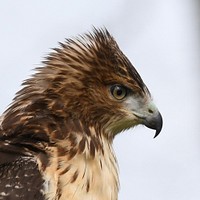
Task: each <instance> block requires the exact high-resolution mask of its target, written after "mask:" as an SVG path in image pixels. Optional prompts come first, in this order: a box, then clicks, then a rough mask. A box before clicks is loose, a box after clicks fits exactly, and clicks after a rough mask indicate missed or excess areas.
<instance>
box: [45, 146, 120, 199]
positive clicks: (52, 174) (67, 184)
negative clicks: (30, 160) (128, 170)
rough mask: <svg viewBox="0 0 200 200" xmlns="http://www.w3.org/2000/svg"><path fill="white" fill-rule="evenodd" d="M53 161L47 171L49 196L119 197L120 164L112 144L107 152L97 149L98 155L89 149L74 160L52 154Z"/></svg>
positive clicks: (47, 192)
mask: <svg viewBox="0 0 200 200" xmlns="http://www.w3.org/2000/svg"><path fill="white" fill-rule="evenodd" d="M54 151H56V150H55V149H54ZM50 162H51V165H50V166H49V167H47V168H46V170H45V171H44V172H43V173H44V177H45V182H44V191H43V192H44V194H45V196H46V199H48V200H72V199H73V200H117V195H118V174H117V164H116V159H115V156H114V153H113V150H112V148H111V147H110V146H109V145H105V146H104V155H103V154H102V153H100V152H96V155H95V157H94V158H90V157H89V156H88V153H87V152H86V151H85V152H84V153H83V154H77V155H76V156H75V157H74V158H73V159H71V160H68V158H67V156H62V157H56V156H52V158H51V161H50Z"/></svg>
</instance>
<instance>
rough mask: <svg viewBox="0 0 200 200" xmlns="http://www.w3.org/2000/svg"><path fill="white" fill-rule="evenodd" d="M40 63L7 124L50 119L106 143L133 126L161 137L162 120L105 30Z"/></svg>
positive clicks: (62, 48) (76, 40)
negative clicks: (89, 131)
mask: <svg viewBox="0 0 200 200" xmlns="http://www.w3.org/2000/svg"><path fill="white" fill-rule="evenodd" d="M43 63H44V65H45V66H44V67H41V68H37V70H38V72H37V73H36V74H35V75H33V77H32V78H30V79H29V80H26V81H25V82H24V85H25V87H24V88H23V89H22V90H21V91H20V92H18V94H17V96H16V98H15V99H14V103H13V105H12V106H11V108H10V111H12V113H11V112H10V114H9V112H8V113H7V116H6V118H7V119H8V120H7V121H12V123H14V124H15V122H16V123H17V121H18V122H19V121H25V122H24V124H26V121H30V119H31V118H33V117H35V116H37V115H38V116H39V115H48V114H49V113H51V114H53V115H55V116H58V117H63V118H65V119H70V120H71V121H77V120H78V121H80V122H81V124H84V126H86V127H94V128H95V131H96V133H101V134H102V133H103V134H104V136H105V137H106V138H108V139H113V137H114V136H115V135H116V134H117V133H119V132H121V131H123V130H125V129H128V128H130V127H133V126H135V125H138V124H144V125H145V126H147V127H149V128H151V129H155V130H156V134H155V136H157V135H158V134H159V133H160V131H161V128H162V117H161V115H160V113H159V111H158V109H157V108H156V106H155V105H154V103H153V100H152V97H151V94H150V92H149V90H148V89H147V87H146V85H145V84H144V82H143V80H142V79H141V77H140V75H139V74H138V72H137V71H136V69H135V68H134V67H133V65H132V64H131V62H130V61H129V60H128V58H127V57H126V56H125V55H124V54H123V53H122V51H121V50H120V49H119V47H118V45H117V43H116V41H115V40H114V38H113V37H112V36H111V35H110V33H109V32H108V31H107V30H106V29H95V28H94V32H93V33H88V34H85V35H82V36H79V37H77V38H74V39H67V40H66V41H65V42H64V43H60V47H59V48H55V49H54V51H53V52H52V53H51V54H50V55H49V56H48V57H47V58H46V60H45V61H44V62H43ZM13 111H14V112H13ZM13 113H14V114H13ZM24 113H25V114H24ZM13 118H14V119H13ZM14 124H13V125H14ZM3 126H5V127H6V124H5V123H4V124H3Z"/></svg>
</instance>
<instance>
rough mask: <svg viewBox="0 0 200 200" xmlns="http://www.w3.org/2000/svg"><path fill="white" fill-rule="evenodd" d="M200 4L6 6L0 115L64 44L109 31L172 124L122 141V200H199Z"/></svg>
mask: <svg viewBox="0 0 200 200" xmlns="http://www.w3.org/2000/svg"><path fill="white" fill-rule="evenodd" d="M199 8H200V7H199V1H193V0H162V1H161V0H146V1H145V0H110V1H109V0H97V1H95V0H71V1H68V0H57V1H53V0H42V1H41V0H34V1H27V0H18V1H13V0H12V1H11V0H4V1H1V2H0V63H1V64H0V112H3V111H4V109H5V108H6V106H7V105H8V104H9V103H10V102H11V99H12V98H13V97H14V93H15V92H16V91H17V90H19V88H20V87H19V85H20V84H21V82H22V80H24V79H26V78H27V77H28V75H30V74H31V73H33V72H32V71H31V69H33V68H35V67H37V66H39V65H40V61H41V60H42V58H43V57H44V56H45V55H47V53H48V52H49V51H50V48H52V47H56V46H57V42H58V41H63V40H64V38H66V37H70V36H75V35H77V34H79V33H84V32H86V31H89V30H91V27H92V25H94V26H96V27H101V26H106V27H107V28H108V29H109V31H110V32H111V33H112V34H113V35H114V37H115V38H116V40H117V41H118V43H119V46H120V47H121V49H122V50H123V51H124V53H125V54H126V55H127V56H128V57H129V59H130V60H131V61H132V63H133V64H134V65H135V66H136V68H137V70H138V71H139V73H140V74H141V76H142V78H143V80H144V81H145V83H146V84H147V85H148V87H149V89H150V91H151V92H152V94H153V97H154V99H155V103H156V104H157V106H158V107H159V108H160V111H161V113H162V115H163V118H164V127H163V131H162V133H161V134H160V136H159V137H158V138H156V139H152V137H153V135H154V132H153V131H151V130H149V129H147V128H144V127H142V126H140V127H137V128H135V129H134V130H133V129H132V130H130V131H128V132H124V133H122V134H120V135H118V136H117V137H116V139H115V143H114V145H115V149H116V154H117V157H118V161H119V167H120V180H121V190H120V194H119V199H120V200H199V199H200V133H199V130H200V126H199V104H200V103H199V100H200V98H199V92H200V81H199V75H200V74H199V73H200V71H199V67H200V66H199V65H200V60H199V50H200V48H199V44H200V40H199V36H200V35H199V34H200V32H199V30H200V26H199V25H200V24H199V22H200V16H199Z"/></svg>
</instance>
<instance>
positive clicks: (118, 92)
mask: <svg viewBox="0 0 200 200" xmlns="http://www.w3.org/2000/svg"><path fill="white" fill-rule="evenodd" d="M117 95H118V96H121V95H122V90H121V89H120V88H117Z"/></svg>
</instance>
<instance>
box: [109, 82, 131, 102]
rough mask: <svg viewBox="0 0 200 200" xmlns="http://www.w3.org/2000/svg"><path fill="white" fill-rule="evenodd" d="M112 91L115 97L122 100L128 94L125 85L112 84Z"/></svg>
mask: <svg viewBox="0 0 200 200" xmlns="http://www.w3.org/2000/svg"><path fill="white" fill-rule="evenodd" d="M110 92H111V94H112V96H113V97H114V98H115V99H117V100H122V99H124V98H125V97H126V96H127V93H128V90H127V88H126V87H124V86H123V85H112V86H111V87H110Z"/></svg>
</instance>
